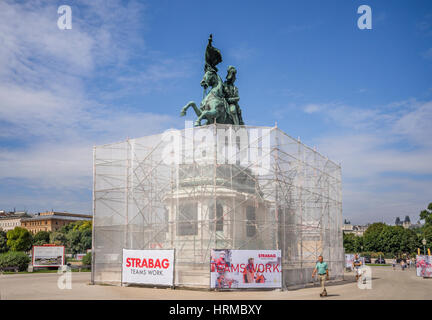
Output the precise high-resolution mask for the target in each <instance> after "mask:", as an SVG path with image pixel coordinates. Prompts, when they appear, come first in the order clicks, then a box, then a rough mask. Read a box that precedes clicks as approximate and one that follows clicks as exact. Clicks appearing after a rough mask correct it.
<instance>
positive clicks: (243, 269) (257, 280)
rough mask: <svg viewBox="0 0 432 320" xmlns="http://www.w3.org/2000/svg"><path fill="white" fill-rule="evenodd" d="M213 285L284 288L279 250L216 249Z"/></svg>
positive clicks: (233, 287) (222, 287)
mask: <svg viewBox="0 0 432 320" xmlns="http://www.w3.org/2000/svg"><path fill="white" fill-rule="evenodd" d="M210 272H211V273H210V278H211V284H210V287H211V288H221V289H230V288H231V289H235V288H281V286H282V263H281V251H280V250H228V249H226V250H223V249H213V250H212V251H211V261H210Z"/></svg>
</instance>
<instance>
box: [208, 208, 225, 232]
mask: <svg viewBox="0 0 432 320" xmlns="http://www.w3.org/2000/svg"><path fill="white" fill-rule="evenodd" d="M209 210H210V212H209V219H210V232H212V231H213V230H215V229H216V231H223V228H224V220H223V206H222V205H221V204H220V203H216V221H215V209H214V204H212V205H210V207H209ZM215 223H216V225H215Z"/></svg>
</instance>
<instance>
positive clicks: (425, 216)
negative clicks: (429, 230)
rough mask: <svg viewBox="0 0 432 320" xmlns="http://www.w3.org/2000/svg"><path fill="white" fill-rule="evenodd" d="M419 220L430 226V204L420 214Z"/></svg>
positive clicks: (431, 219)
mask: <svg viewBox="0 0 432 320" xmlns="http://www.w3.org/2000/svg"><path fill="white" fill-rule="evenodd" d="M420 219H422V220H424V221H425V225H432V202H431V203H429V205H428V207H427V209H426V210H423V211H422V212H420Z"/></svg>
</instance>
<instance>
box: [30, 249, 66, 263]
mask: <svg viewBox="0 0 432 320" xmlns="http://www.w3.org/2000/svg"><path fill="white" fill-rule="evenodd" d="M64 258H65V247H64V246H53V245H48V246H33V250H32V264H33V267H59V266H62V265H64Z"/></svg>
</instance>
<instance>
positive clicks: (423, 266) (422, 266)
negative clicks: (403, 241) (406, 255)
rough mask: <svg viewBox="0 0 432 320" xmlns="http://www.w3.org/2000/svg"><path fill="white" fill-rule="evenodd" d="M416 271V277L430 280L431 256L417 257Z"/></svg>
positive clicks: (431, 271) (431, 275) (431, 269)
mask: <svg viewBox="0 0 432 320" xmlns="http://www.w3.org/2000/svg"><path fill="white" fill-rule="evenodd" d="M416 271H417V276H418V277H423V278H432V256H425V255H417V257H416Z"/></svg>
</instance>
